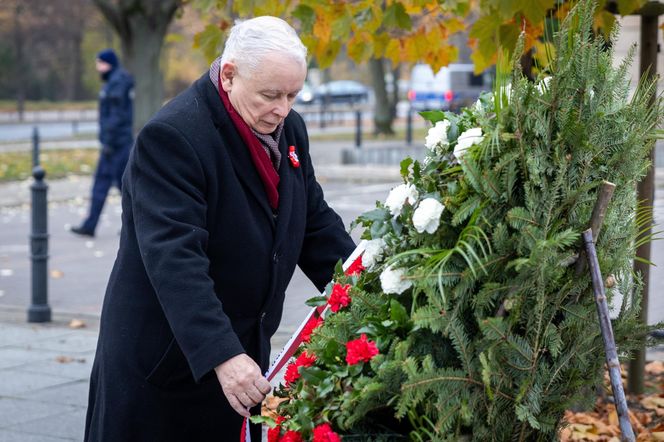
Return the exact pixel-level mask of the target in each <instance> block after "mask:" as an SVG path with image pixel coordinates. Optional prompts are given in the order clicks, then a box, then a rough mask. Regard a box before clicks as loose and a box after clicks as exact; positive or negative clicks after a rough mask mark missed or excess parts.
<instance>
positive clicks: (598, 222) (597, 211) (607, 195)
mask: <svg viewBox="0 0 664 442" xmlns="http://www.w3.org/2000/svg"><path fill="white" fill-rule="evenodd" d="M615 189H616V185H615V184H613V183H610V182H608V181H602V184H601V185H600V187H599V192H598V193H597V200H596V201H595V207H593V213H592V215H591V216H590V226H588V227H590V229H592V231H593V238H594V239H593V241H594V242H596V241H597V237H598V236H599V231H600V230H601V228H602V223H604V217H605V216H606V209H607V208H608V207H609V202H611V198H612V197H613V191H614V190H615ZM585 267H586V258H585V252H584V251H583V250H581V252H579V259H577V261H576V274H577V275H580V274H581V273H583V270H584V269H585Z"/></svg>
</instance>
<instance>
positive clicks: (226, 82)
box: [219, 61, 237, 92]
mask: <svg viewBox="0 0 664 442" xmlns="http://www.w3.org/2000/svg"><path fill="white" fill-rule="evenodd" d="M236 73H237V67H236V66H235V64H234V63H231V62H230V61H227V62H225V63H223V64H222V65H221V66H220V67H219V75H220V76H221V87H222V88H223V89H224V91H226V92H230V91H231V89H232V88H233V79H234V78H235V75H237V74H236Z"/></svg>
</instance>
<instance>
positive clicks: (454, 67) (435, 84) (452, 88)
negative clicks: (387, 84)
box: [407, 63, 492, 110]
mask: <svg viewBox="0 0 664 442" xmlns="http://www.w3.org/2000/svg"><path fill="white" fill-rule="evenodd" d="M491 85H492V75H491V72H490V71H487V72H484V73H482V74H480V75H475V73H474V67H473V65H472V64H463V63H456V64H450V65H449V66H446V67H444V68H441V69H440V70H439V71H438V72H437V73H436V74H435V75H434V73H433V70H432V69H431V67H430V66H429V65H426V64H417V65H415V66H414V67H413V70H412V71H411V74H410V86H409V89H408V95H407V96H408V101H409V102H410V106H411V108H412V109H414V110H440V109H442V110H457V109H459V108H461V107H463V106H469V105H471V104H472V103H473V102H475V100H477V98H478V97H479V96H480V93H482V92H485V91H490V90H491V87H492V86H491Z"/></svg>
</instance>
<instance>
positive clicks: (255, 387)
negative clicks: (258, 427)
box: [214, 354, 272, 417]
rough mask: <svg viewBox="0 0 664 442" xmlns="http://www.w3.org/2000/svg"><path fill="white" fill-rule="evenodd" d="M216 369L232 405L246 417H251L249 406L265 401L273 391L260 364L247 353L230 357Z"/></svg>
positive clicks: (222, 387)
mask: <svg viewBox="0 0 664 442" xmlns="http://www.w3.org/2000/svg"><path fill="white" fill-rule="evenodd" d="M214 371H215V373H216V374H217V379H218V380H219V383H220V384H221V389H222V390H223V391H224V394H225V395H226V398H227V399H228V402H229V403H230V404H231V407H233V409H234V410H235V411H237V412H238V414H240V415H242V416H244V417H249V415H250V414H249V408H251V407H253V406H254V405H258V404H260V403H261V402H263V400H264V399H265V396H266V395H267V394H268V393H269V392H270V391H272V386H271V385H270V382H268V380H267V379H265V378H264V377H263V375H262V374H261V369H260V367H259V366H258V364H256V363H255V362H254V361H253V360H252V359H251V358H250V357H249V356H247V355H246V354H241V355H237V356H234V357H232V358H230V359H229V360H227V361H226V362H224V363H222V364H219V365H217V366H216V367H215V368H214Z"/></svg>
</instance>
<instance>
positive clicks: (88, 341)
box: [31, 331, 97, 354]
mask: <svg viewBox="0 0 664 442" xmlns="http://www.w3.org/2000/svg"><path fill="white" fill-rule="evenodd" d="M31 348H35V349H44V350H51V351H59V352H63V351H64V352H67V353H76V354H79V353H89V352H91V351H94V350H95V348H97V333H95V332H84V331H79V332H78V333H74V334H69V335H65V336H58V337H52V338H48V339H40V340H39V341H37V342H34V343H32V344H31Z"/></svg>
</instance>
